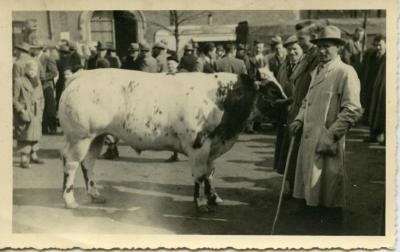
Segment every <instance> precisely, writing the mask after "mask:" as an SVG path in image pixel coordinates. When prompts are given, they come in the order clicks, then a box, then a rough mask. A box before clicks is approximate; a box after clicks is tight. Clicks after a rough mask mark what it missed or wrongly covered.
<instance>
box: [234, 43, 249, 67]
mask: <svg viewBox="0 0 400 252" xmlns="http://www.w3.org/2000/svg"><path fill="white" fill-rule="evenodd" d="M236 58H237V59H240V60H243V62H244V64H245V66H246V70H247V72H248V73H250V71H251V69H250V58H249V56H248V55H247V48H246V46H245V45H243V44H239V45H238V49H237V52H236Z"/></svg>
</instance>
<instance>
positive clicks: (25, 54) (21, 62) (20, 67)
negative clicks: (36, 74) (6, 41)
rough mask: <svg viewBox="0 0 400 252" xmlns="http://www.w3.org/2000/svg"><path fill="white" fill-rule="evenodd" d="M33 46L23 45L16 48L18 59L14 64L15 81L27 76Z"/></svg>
mask: <svg viewBox="0 0 400 252" xmlns="http://www.w3.org/2000/svg"><path fill="white" fill-rule="evenodd" d="M30 50H31V46H30V45H29V44H27V43H22V44H19V45H16V46H15V52H16V59H15V62H14V64H13V76H12V77H13V79H15V78H18V77H21V76H24V75H25V70H24V69H25V64H26V62H27V61H28V60H31V59H32V56H31V55H30Z"/></svg>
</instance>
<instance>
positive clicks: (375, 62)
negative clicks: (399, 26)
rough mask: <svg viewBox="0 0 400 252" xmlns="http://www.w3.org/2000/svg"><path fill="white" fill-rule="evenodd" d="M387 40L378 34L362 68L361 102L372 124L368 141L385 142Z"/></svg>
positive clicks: (370, 124)
mask: <svg viewBox="0 0 400 252" xmlns="http://www.w3.org/2000/svg"><path fill="white" fill-rule="evenodd" d="M385 95H386V42H385V36H384V35H382V34H378V35H377V36H375V38H374V41H373V49H372V50H369V51H367V52H366V54H365V57H364V61H363V64H362V69H361V102H362V105H363V107H364V108H365V112H364V116H365V119H366V120H367V121H368V123H369V126H370V136H369V139H367V141H368V142H376V141H379V142H380V143H384V134H385V126H386V124H385V121H386V117H385V114H386V112H385V110H386V107H385V106H386V105H385V101H386V96H385Z"/></svg>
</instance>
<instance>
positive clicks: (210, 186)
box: [204, 162, 222, 206]
mask: <svg viewBox="0 0 400 252" xmlns="http://www.w3.org/2000/svg"><path fill="white" fill-rule="evenodd" d="M214 172H215V167H214V163H213V162H209V163H208V174H207V176H205V179H204V193H205V195H206V197H207V204H208V205H212V206H217V205H220V204H221V203H222V199H221V198H220V197H219V196H218V194H217V191H216V190H215V187H214V182H213V180H214Z"/></svg>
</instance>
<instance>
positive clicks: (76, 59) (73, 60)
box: [69, 41, 82, 67]
mask: <svg viewBox="0 0 400 252" xmlns="http://www.w3.org/2000/svg"><path fill="white" fill-rule="evenodd" d="M69 50H70V51H71V55H70V61H69V65H70V66H71V67H77V66H81V65H82V54H80V53H79V52H78V45H77V44H76V43H75V42H72V41H70V42H69Z"/></svg>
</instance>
